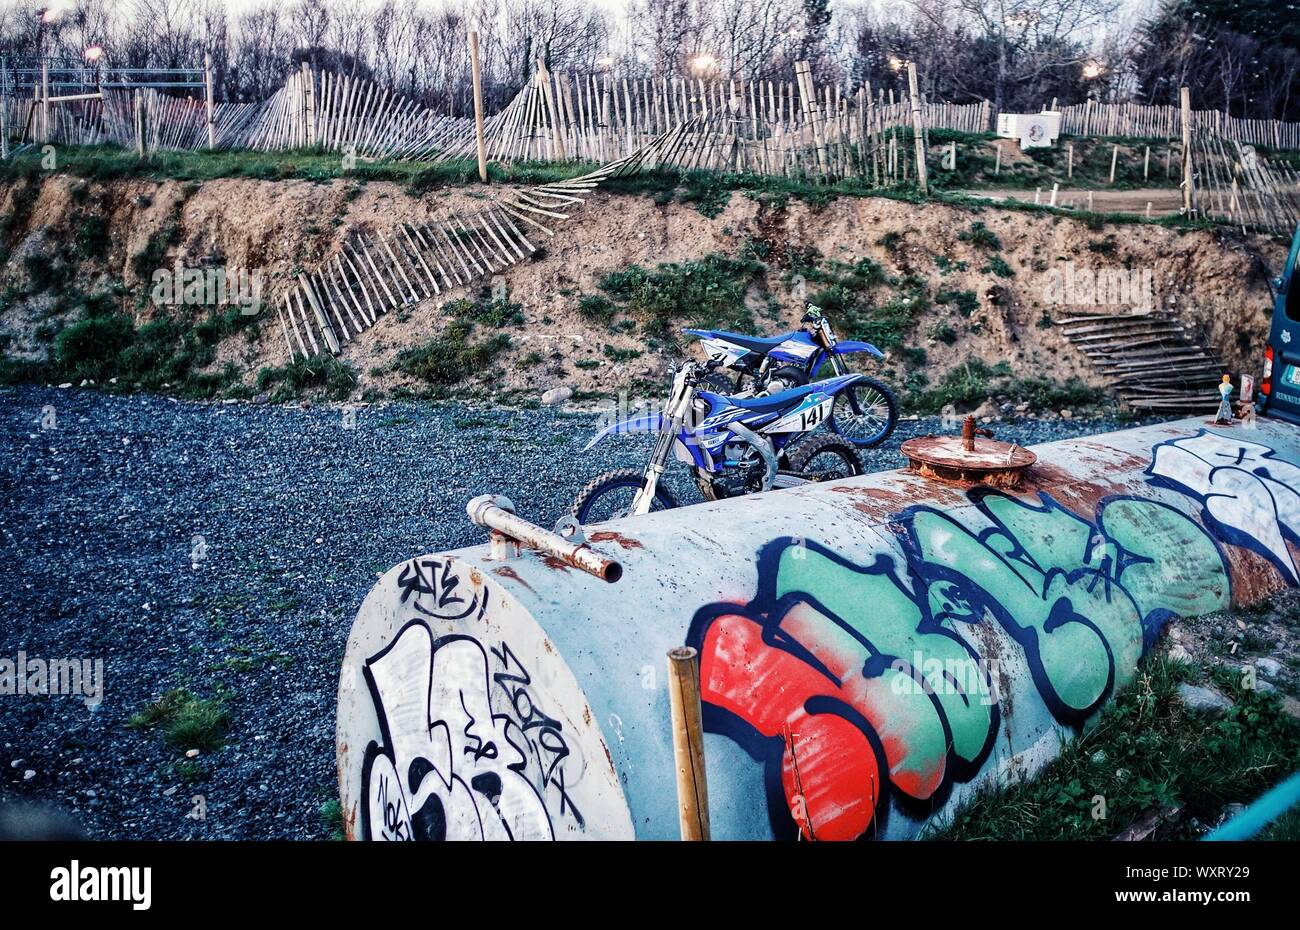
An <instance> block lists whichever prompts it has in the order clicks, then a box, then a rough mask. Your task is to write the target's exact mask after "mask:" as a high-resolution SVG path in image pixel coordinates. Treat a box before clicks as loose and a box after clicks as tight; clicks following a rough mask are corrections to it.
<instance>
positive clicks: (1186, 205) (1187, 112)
mask: <svg viewBox="0 0 1300 930" xmlns="http://www.w3.org/2000/svg"><path fill="white" fill-rule="evenodd" d="M1178 99H1179V104H1180V105H1181V107H1182V118H1183V212H1184V213H1185V214H1186V216H1187V218H1188V219H1191V218H1192V211H1193V210H1194V209H1195V208H1196V197H1195V194H1194V192H1193V191H1192V93H1191V91H1190V90H1188V89H1187V88H1186V87H1184V88H1182V89H1181V90H1180V91H1179V92H1178Z"/></svg>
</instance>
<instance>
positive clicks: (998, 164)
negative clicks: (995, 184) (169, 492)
mask: <svg viewBox="0 0 1300 930" xmlns="http://www.w3.org/2000/svg"><path fill="white" fill-rule="evenodd" d="M997 151H998V154H997V157H996V158H994V160H993V173H994V174H1001V173H1002V143H1001V142H999V143H998V145H997Z"/></svg>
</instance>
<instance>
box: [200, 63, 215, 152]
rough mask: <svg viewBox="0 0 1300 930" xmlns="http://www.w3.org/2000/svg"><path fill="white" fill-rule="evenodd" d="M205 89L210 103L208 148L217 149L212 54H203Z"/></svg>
mask: <svg viewBox="0 0 1300 930" xmlns="http://www.w3.org/2000/svg"><path fill="white" fill-rule="evenodd" d="M203 88H204V91H205V92H206V94H207V101H208V148H209V149H215V148H216V147H217V123H216V119H215V113H214V111H215V109H216V101H215V100H214V99H213V91H212V53H211V52H204V53H203Z"/></svg>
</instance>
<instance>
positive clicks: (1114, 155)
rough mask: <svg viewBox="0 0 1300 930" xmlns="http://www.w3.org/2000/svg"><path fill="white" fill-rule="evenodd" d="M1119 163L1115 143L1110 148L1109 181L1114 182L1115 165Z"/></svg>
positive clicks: (1117, 147)
mask: <svg viewBox="0 0 1300 930" xmlns="http://www.w3.org/2000/svg"><path fill="white" fill-rule="evenodd" d="M1117 164H1119V146H1118V145H1116V146H1114V147H1113V148H1112V149H1111V150H1110V183H1111V184H1114V183H1115V166H1116V165H1117Z"/></svg>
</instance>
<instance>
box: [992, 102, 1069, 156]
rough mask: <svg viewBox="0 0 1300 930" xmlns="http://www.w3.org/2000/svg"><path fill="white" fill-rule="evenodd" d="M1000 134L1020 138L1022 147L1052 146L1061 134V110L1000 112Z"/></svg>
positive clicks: (1008, 137)
mask: <svg viewBox="0 0 1300 930" xmlns="http://www.w3.org/2000/svg"><path fill="white" fill-rule="evenodd" d="M998 135H999V136H1001V137H1002V138H1003V139H1019V140H1020V147H1021V148H1022V149H1037V148H1050V147H1051V145H1052V143H1054V142H1055V141H1056V140H1057V139H1059V138H1060V136H1061V113H1060V111H1059V110H1044V111H1043V112H1042V113H999V114H998Z"/></svg>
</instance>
